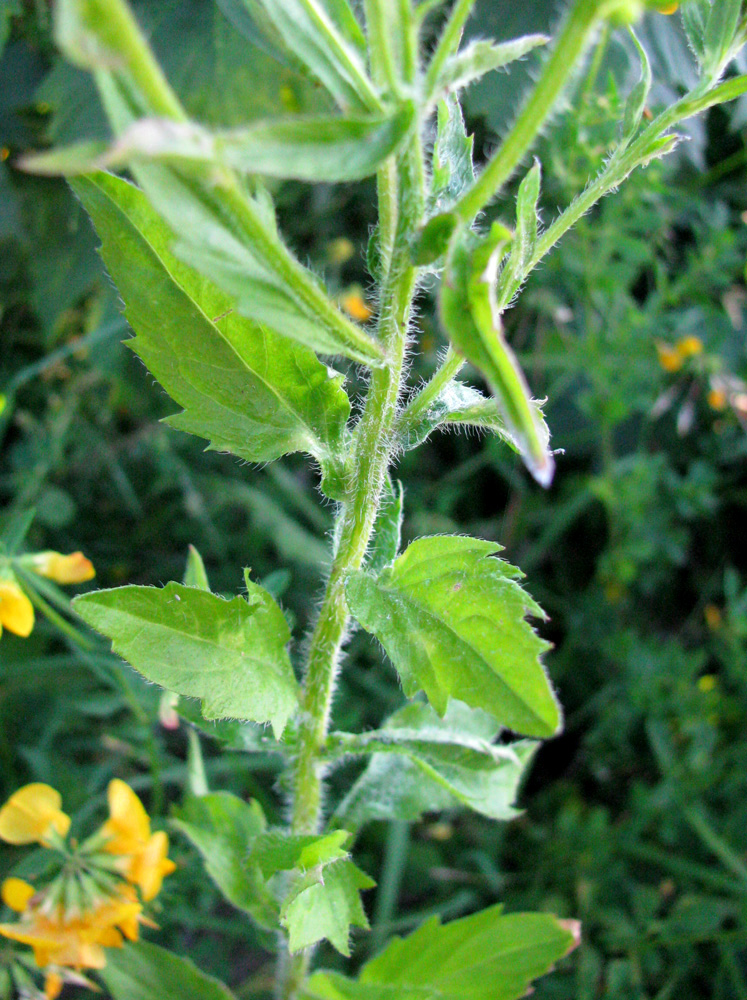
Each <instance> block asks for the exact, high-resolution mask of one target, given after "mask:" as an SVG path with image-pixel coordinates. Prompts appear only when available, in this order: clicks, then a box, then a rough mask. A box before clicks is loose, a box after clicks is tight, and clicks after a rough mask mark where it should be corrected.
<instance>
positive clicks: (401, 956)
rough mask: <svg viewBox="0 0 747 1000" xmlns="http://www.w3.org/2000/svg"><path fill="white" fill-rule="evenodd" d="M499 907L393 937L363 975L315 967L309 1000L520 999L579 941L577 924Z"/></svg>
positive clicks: (433, 922) (431, 923)
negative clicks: (531, 984) (507, 912)
mask: <svg viewBox="0 0 747 1000" xmlns="http://www.w3.org/2000/svg"><path fill="white" fill-rule="evenodd" d="M501 911H502V907H501V906H491V907H490V908H489V909H487V910H483V911H482V912H481V913H476V914H474V915H473V916H470V917H463V918H461V919H460V920H452V921H451V922H450V923H448V924H444V925H442V924H441V922H440V921H439V918H438V917H432V918H431V919H430V920H427V921H426V922H425V923H424V924H423V925H422V926H421V927H419V928H418V930H416V931H415V933H414V934H410V936H409V937H407V938H404V939H403V938H398V937H395V938H393V939H392V940H391V941H390V942H389V944H388V945H387V946H386V948H385V949H384V951H383V952H381V954H380V955H377V956H376V958H374V959H373V960H372V961H370V962H367V963H366V965H364V966H363V968H362V970H361V972H360V975H359V977H358V979H357V980H353V979H348V978H346V977H345V976H341V975H340V974H339V973H336V972H316V973H314V974H313V975H312V976H311V978H310V979H309V981H308V982H307V984H306V985H305V987H304V989H303V992H302V996H303V998H304V1000H519V998H520V997H523V996H525V995H526V993H527V990H528V987H529V985H530V983H531V982H532V980H534V979H536V978H537V977H538V976H543V975H544V974H545V973H547V972H549V971H550V969H551V968H552V967H553V965H554V964H555V962H557V961H558V960H559V959H561V958H563V956H564V955H567V954H568V952H569V951H571V950H572V949H573V948H575V947H576V945H577V944H578V925H577V924H575V923H574V922H572V921H561V920H558V919H557V918H556V917H553V916H551V915H550V914H546V913H512V914H509V915H505V916H504V915H503V913H502V912H501Z"/></svg>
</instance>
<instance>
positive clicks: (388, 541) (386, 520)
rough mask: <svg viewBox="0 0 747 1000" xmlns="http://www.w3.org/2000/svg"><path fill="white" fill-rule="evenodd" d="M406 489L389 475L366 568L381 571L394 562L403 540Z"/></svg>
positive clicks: (375, 571)
mask: <svg viewBox="0 0 747 1000" xmlns="http://www.w3.org/2000/svg"><path fill="white" fill-rule="evenodd" d="M404 503H405V491H404V488H403V486H402V483H401V482H400V481H399V480H397V481H396V482H395V483H393V482H392V481H391V479H390V478H389V477H387V479H386V482H385V484H384V492H383V495H382V498H381V504H380V506H379V511H378V513H377V515H376V521H375V522H374V529H373V536H372V540H371V546H370V548H369V551H368V554H367V555H366V569H367V570H368V571H369V572H370V573H379V572H380V571H381V570H382V569H384V567H385V566H388V565H389V564H390V563H392V562H394V560H395V559H396V557H397V553H398V552H399V546H400V542H401V540H402V519H403V517H404Z"/></svg>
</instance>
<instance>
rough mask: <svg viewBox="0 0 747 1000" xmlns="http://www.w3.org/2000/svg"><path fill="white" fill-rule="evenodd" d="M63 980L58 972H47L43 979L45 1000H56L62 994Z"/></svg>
mask: <svg viewBox="0 0 747 1000" xmlns="http://www.w3.org/2000/svg"><path fill="white" fill-rule="evenodd" d="M62 985H63V980H62V976H61V975H60V974H59V972H48V973H47V975H46V977H45V979H44V996H45V997H46V1000H57V997H58V996H59V995H60V993H62Z"/></svg>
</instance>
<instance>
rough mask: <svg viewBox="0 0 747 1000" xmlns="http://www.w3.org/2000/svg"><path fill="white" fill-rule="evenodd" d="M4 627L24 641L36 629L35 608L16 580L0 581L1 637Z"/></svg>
mask: <svg viewBox="0 0 747 1000" xmlns="http://www.w3.org/2000/svg"><path fill="white" fill-rule="evenodd" d="M3 627H5V628H7V630H8V631H9V632H13V633H14V634H15V635H20V636H23V638H24V639H25V638H26V636H27V635H30V634H31V630H32V628H33V627H34V606H33V604H32V603H31V601H30V600H29V599H28V597H27V596H26V595H25V594H24V592H23V591H22V590H21V588H20V587H19V586H18V584H17V583H16V581H15V580H7V579H4V580H0V635H2V633H3Z"/></svg>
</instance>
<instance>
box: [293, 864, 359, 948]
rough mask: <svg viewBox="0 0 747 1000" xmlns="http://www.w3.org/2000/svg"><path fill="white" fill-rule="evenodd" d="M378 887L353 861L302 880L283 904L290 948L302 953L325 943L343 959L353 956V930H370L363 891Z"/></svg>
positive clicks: (308, 875) (314, 871) (306, 876)
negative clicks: (351, 937) (351, 930)
mask: <svg viewBox="0 0 747 1000" xmlns="http://www.w3.org/2000/svg"><path fill="white" fill-rule="evenodd" d="M374 885H376V883H375V882H374V881H373V879H371V878H369V877H368V875H366V874H365V872H362V871H361V870H360V868H358V867H357V866H356V865H354V864H353V862H352V861H349V860H347V859H341V860H339V861H334V862H332V864H330V865H328V866H327V867H325V868H324V871H323V872H322V873H321V875H319V874H318V873H317V871H316V870H312V871H309V872H307V873H306V874H305V875H302V876H300V877H299V878H298V879H297V880H296V882H295V883H294V884H293V885H292V886H291V889H290V892H289V893H288V895H287V897H286V899H285V900H284V902H283V906H282V908H281V913H280V920H281V923H282V924H283V926H284V927H285V928H286V930H287V931H288V948H289V950H290V951H291V952H297V951H301V950H302V949H303V948H308V947H309V946H310V945H312V944H316V942H317V941H322V940H324V939H326V940H327V941H329V942H330V944H331V945H332V946H333V947H334V948H336V949H337V951H339V952H340V953H341V954H342V955H350V944H349V937H350V928H351V927H361V928H363V929H364V930H368V919H367V918H366V914H365V911H364V909H363V904H362V903H361V897H360V891H361V889H371V888H373V886H374Z"/></svg>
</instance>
